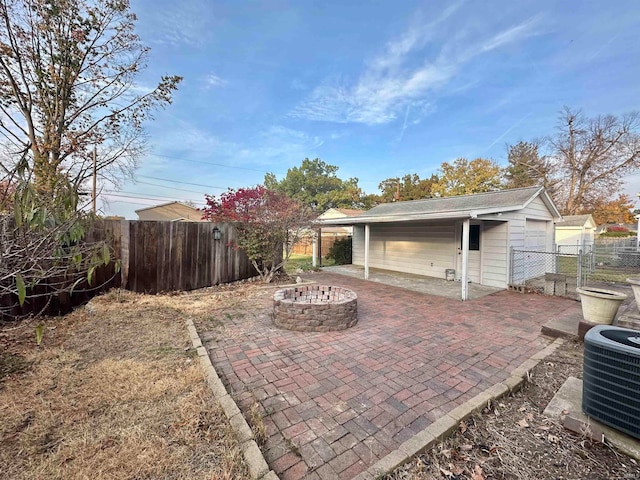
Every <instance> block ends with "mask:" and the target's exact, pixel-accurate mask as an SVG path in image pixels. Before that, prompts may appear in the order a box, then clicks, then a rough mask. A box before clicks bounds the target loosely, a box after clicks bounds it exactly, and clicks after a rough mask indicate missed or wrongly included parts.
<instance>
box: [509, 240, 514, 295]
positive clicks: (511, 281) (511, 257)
mask: <svg viewBox="0 0 640 480" xmlns="http://www.w3.org/2000/svg"><path fill="white" fill-rule="evenodd" d="M514 256H515V253H514V251H513V245H512V246H510V247H509V284H510V285H513V259H514Z"/></svg>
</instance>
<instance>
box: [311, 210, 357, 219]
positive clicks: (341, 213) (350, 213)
mask: <svg viewBox="0 0 640 480" xmlns="http://www.w3.org/2000/svg"><path fill="white" fill-rule="evenodd" d="M364 212H365V210H357V209H355V208H329V209H328V210H326V211H324V212H323V213H321V214H320V215H318V219H319V220H324V219H330V218H344V217H357V216H359V215H362V214H363V213H364Z"/></svg>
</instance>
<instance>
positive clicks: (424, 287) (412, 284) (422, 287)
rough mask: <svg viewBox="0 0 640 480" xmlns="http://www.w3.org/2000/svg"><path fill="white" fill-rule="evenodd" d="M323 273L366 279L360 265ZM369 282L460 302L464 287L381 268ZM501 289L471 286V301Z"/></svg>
mask: <svg viewBox="0 0 640 480" xmlns="http://www.w3.org/2000/svg"><path fill="white" fill-rule="evenodd" d="M322 271H324V272H327V273H337V274H339V275H346V276H349V277H354V278H360V279H364V268H363V267H361V266H359V265H336V266H333V267H322ZM369 281H370V282H377V283H383V284H385V285H393V286H394V287H400V288H405V289H407V290H411V291H414V292H418V293H426V294H427V295H435V296H438V297H447V298H452V299H456V300H460V297H461V295H462V286H461V284H460V282H459V281H447V280H445V279H443V278H436V277H427V276H424V275H414V274H411V273H402V272H394V271H391V270H383V269H380V268H370V269H369ZM501 290H502V289H500V288H493V287H487V286H485V285H479V284H476V283H470V284H469V299H470V300H473V299H476V298H482V297H485V296H487V295H491V294H492V293H496V292H499V291H501Z"/></svg>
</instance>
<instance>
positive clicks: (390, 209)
mask: <svg viewBox="0 0 640 480" xmlns="http://www.w3.org/2000/svg"><path fill="white" fill-rule="evenodd" d="M537 197H540V198H541V199H542V201H543V202H544V203H545V205H546V206H547V208H548V209H549V211H550V212H551V214H552V215H553V217H554V218H556V219H558V220H560V219H561V218H562V216H561V215H560V212H559V211H558V209H557V208H556V206H555V205H554V204H553V201H552V200H551V197H550V196H549V194H548V193H547V191H546V190H545V189H544V187H527V188H516V189H511V190H500V191H497V192H487V193H476V194H474V195H459V196H455V197H442V198H427V199H423V200H411V201H407V202H393V203H383V204H381V205H378V206H376V207H373V208H372V209H371V210H367V211H366V212H364V213H363V214H361V215H359V216H357V217H345V218H332V219H327V220H321V223H322V224H329V225H345V224H358V223H382V222H398V221H410V220H429V219H438V218H476V217H478V216H479V215H489V214H497V213H501V212H510V211H515V210H521V209H523V208H525V207H527V205H529V204H530V203H531V202H532V201H533V200H534V199H535V198H537Z"/></svg>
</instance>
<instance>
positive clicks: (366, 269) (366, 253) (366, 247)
mask: <svg viewBox="0 0 640 480" xmlns="http://www.w3.org/2000/svg"><path fill="white" fill-rule="evenodd" d="M369 234H370V231H369V224H368V223H367V224H365V226H364V279H365V280H369Z"/></svg>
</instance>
